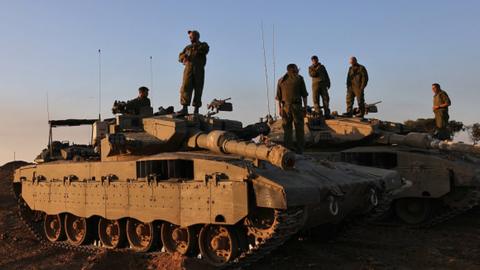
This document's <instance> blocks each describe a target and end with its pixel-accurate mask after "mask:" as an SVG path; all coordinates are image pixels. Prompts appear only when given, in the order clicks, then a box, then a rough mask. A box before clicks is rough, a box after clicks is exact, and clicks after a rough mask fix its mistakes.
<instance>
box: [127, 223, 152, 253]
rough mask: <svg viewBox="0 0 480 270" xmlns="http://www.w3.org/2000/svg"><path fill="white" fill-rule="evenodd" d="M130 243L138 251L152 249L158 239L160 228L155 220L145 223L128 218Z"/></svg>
mask: <svg viewBox="0 0 480 270" xmlns="http://www.w3.org/2000/svg"><path fill="white" fill-rule="evenodd" d="M127 238H128V243H129V244H130V246H131V247H132V249H134V250H135V251H137V252H147V251H149V250H152V249H153V248H154V247H155V246H156V244H157V239H158V228H157V226H155V225H154V224H153V222H149V223H144V222H141V221H138V220H136V219H128V220H127Z"/></svg>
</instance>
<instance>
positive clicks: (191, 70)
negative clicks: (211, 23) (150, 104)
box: [178, 31, 210, 114]
mask: <svg viewBox="0 0 480 270" xmlns="http://www.w3.org/2000/svg"><path fill="white" fill-rule="evenodd" d="M188 36H189V38H190V41H191V44H190V45H188V46H187V47H185V49H183V51H182V52H181V53H180V55H179V57H178V60H179V61H180V63H183V64H184V65H185V69H184V70H183V82H182V86H181V88H180V103H181V104H182V105H183V108H182V110H180V111H179V112H178V113H179V114H188V106H190V103H191V104H192V105H193V107H195V110H194V113H198V109H199V108H200V107H201V106H202V91H203V83H204V78H205V64H206V63H207V54H208V51H209V49H210V48H209V47H208V44H207V43H206V42H200V33H199V32H198V31H188ZM194 91H195V95H194V97H193V102H191V101H192V93H193V92H194Z"/></svg>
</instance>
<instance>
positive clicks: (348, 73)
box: [347, 67, 352, 88]
mask: <svg viewBox="0 0 480 270" xmlns="http://www.w3.org/2000/svg"><path fill="white" fill-rule="evenodd" d="M350 70H352V68H351V67H350V68H349V69H348V72H347V88H350V86H352V82H351V81H350Z"/></svg>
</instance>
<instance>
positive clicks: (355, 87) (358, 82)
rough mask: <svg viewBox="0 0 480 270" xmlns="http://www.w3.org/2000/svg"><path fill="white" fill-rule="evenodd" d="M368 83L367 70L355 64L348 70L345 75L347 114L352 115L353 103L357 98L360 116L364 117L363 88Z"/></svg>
mask: <svg viewBox="0 0 480 270" xmlns="http://www.w3.org/2000/svg"><path fill="white" fill-rule="evenodd" d="M367 83H368V73H367V69H366V68H365V67H364V66H362V65H360V64H356V65H353V66H351V67H350V68H349V69H348V74H347V114H352V113H353V102H354V99H355V98H357V103H358V108H359V110H360V115H361V116H363V115H365V94H364V92H365V87H367Z"/></svg>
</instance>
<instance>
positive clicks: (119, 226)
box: [98, 218, 126, 249]
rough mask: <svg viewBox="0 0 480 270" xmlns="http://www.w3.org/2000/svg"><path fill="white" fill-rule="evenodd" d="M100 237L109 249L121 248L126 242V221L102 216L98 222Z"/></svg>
mask: <svg viewBox="0 0 480 270" xmlns="http://www.w3.org/2000/svg"><path fill="white" fill-rule="evenodd" d="M98 238H99V239H100V241H101V242H102V244H103V246H105V247H106V248H109V249H114V248H121V247H123V246H124V244H125V240H126V235H125V222H123V221H122V220H109V219H104V218H101V219H100V221H99V222H98Z"/></svg>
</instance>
